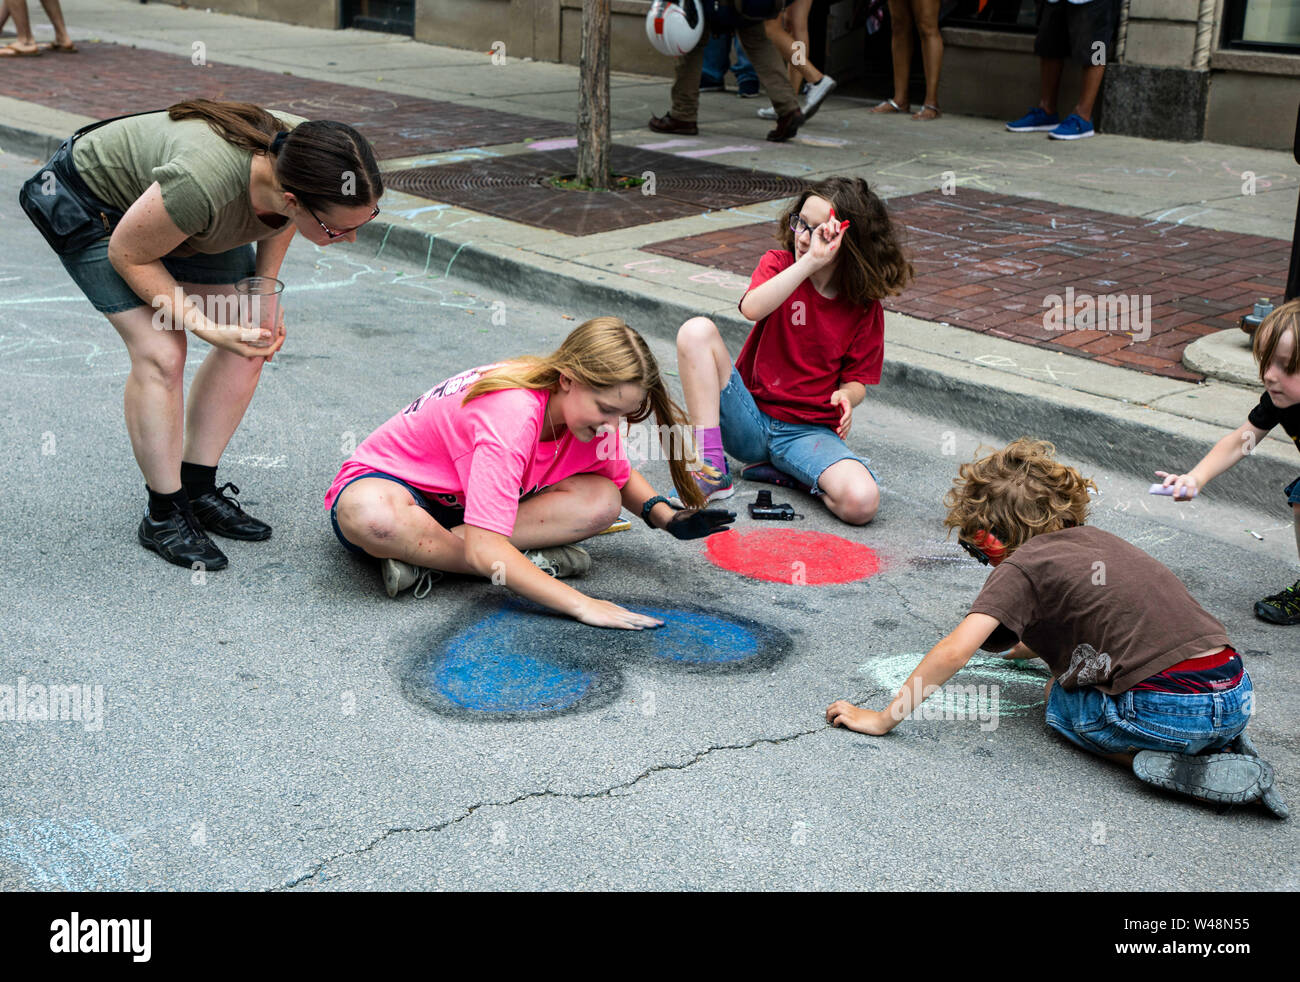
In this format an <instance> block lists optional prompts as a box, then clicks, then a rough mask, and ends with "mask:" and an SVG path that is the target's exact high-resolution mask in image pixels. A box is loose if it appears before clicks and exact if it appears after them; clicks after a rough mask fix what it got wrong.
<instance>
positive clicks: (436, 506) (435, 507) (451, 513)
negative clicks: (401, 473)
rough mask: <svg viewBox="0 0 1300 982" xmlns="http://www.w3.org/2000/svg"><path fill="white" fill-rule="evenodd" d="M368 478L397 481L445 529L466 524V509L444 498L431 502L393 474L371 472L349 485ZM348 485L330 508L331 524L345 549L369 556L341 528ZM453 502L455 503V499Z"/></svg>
mask: <svg viewBox="0 0 1300 982" xmlns="http://www.w3.org/2000/svg"><path fill="white" fill-rule="evenodd" d="M368 477H382V478H383V479H384V480H386V481H396V482H397V483H398V484H400V485H401V486H402V487H404V488H406V490H407V491H409V492H410V493H411V497H412V498H414V499H415V503H416V504H417V505H419V506H420V507H421V508H423V509H424V510H425V511H427V512H428V513H429V514H430V515H432V516H433V520H434V521H435V522H437V523H438V524H439V525H441V526H442V527H443V528H445V529H451V528H455V527H456V526H457V525H464V524H465V508H464V507H463V506H462V505H457V504H453V503H449V501H448V500H447V499H446V498H443V497H442V496H439V498H437V499H435V500H434V501H430V500H429V499H428V498H426V497H425V496H424V492H423V491H420V490H419V489H417V488H413V487H411V485H409V484H407V483H406V482H405V481H403V480H402V479H401V478H400V477H393V475H392V474H385V473H384V472H383V471H370V472H369V473H366V474H358V475H357V476H356V477H354V478H352V480H351V481H348V484H353V483H355V482H357V481H360V480H364V479H365V478H368ZM348 484H345V485H343V487H341V488H339V493H338V494H337V495H335V496H334V504H333V505H331V506H330V524H331V525H333V526H334V534H335V535H336V536H338V540H339V541H340V542H341V543H343V548H344V549H346V550H347V551H348V552H350V553H352V554H353V555H356V556H369V555H370V553H368V552H366V551H365V550H364V549H362V548H361V547H360V546H358V545H354V544H353V543H351V542H349V541H348V540H347V539H345V538H344V537H343V530H342V529H340V528H339V519H338V515H337V514H336V512H337V511H338V507H339V499H340V498H342V497H343V492H344V491H346V490H347V489H348ZM451 500H452V501H454V499H451Z"/></svg>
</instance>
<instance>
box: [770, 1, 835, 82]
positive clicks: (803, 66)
mask: <svg viewBox="0 0 1300 982" xmlns="http://www.w3.org/2000/svg"><path fill="white" fill-rule="evenodd" d="M763 30H764V31H766V32H767V37H768V40H769V41H771V42H772V44H773V45H774V46H775V48H776V50H777V51H779V52H780V53H781V57H782V58H784V59H785V60H786V61H787V62H789V64H790V68H791V69H792V70H793V69H798V71H799V74H800V75H801V76H803V78H804V79H805V80H806V81H807V82H808V84H809V85H816V84H817V83H818V82H820V81H821V80H822V73H821V72H819V71H818V70H817V68H816V66H814V65H813V63H812V62H810V61H809V60H808V49H807V47H806V46H805V47H804V49H803V52H802V54H801V55H800V56H799V57H798V58H797V59H796V58H795V57H794V38H793V37H791V36H790V35H789V34H788V33H787V32H786V30H785V28H784V27H782V26H781V21H780V19H779V18H776V17H774V18H772V19H771V20H765V21H763ZM798 91H799V90H798V88H796V89H795V92H796V94H797V93H798Z"/></svg>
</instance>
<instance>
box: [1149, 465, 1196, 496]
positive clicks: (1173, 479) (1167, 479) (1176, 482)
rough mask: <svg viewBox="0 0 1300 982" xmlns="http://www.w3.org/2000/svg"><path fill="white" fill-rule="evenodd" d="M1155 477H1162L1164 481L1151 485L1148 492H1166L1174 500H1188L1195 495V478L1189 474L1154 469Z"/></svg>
mask: <svg viewBox="0 0 1300 982" xmlns="http://www.w3.org/2000/svg"><path fill="white" fill-rule="evenodd" d="M1156 477H1163V478H1164V482H1163V483H1162V484H1153V485H1151V488H1150V489H1149V490H1148V492H1147V493H1148V494H1167V495H1170V496H1172V497H1173V499H1174V500H1175V501H1189V500H1191V499H1192V498H1195V497H1196V494H1197V491H1198V490H1199V489H1198V488H1197V486H1196V478H1194V477H1192V475H1190V474H1170V473H1167V472H1166V471H1156Z"/></svg>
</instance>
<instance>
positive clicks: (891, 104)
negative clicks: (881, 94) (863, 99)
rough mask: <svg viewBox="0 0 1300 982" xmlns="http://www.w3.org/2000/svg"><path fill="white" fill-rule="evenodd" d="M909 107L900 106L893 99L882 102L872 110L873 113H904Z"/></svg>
mask: <svg viewBox="0 0 1300 982" xmlns="http://www.w3.org/2000/svg"><path fill="white" fill-rule="evenodd" d="M911 108H912V107H911V106H900V105H899V104H898V103H896V102H895V101H894V100H893V99H886V100H885V101H884V102H882V103H880V104H879V105H877V106H875V107H874V108H872V110H871V112H873V113H905V112H907V111H908V110H909V109H911Z"/></svg>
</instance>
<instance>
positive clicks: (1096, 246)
mask: <svg viewBox="0 0 1300 982" xmlns="http://www.w3.org/2000/svg"><path fill="white" fill-rule="evenodd" d="M888 205H889V209H890V213H891V214H892V215H893V216H894V217H895V220H896V221H897V223H898V224H899V225H900V226H902V228H903V230H904V235H905V240H906V243H907V249H908V252H909V254H910V256H911V259H912V264H913V266H914V268H915V269H916V273H917V278H916V280H915V281H914V283H913V284H912V285H911V286H910V287H909V288H908V289H907V291H906V292H905V293H904V294H903V295H902V296H901V297H892V298H890V299H889V300H887V301H886V302H885V306H886V307H887V308H889V309H891V310H897V311H900V312H902V313H906V314H911V315H914V316H917V317H921V318H924V319H926V320H932V321H943V322H946V323H948V324H952V325H954V326H956V327H962V328H966V329H968V330H972V331H978V332H980V333H985V334H990V335H994V336H997V337H1004V338H1009V339H1011V340H1014V341H1021V342H1024V343H1026V344H1032V345H1036V346H1039V347H1043V348H1050V349H1052V350H1056V351H1064V352H1068V353H1069V354H1072V355H1078V356H1081V357H1085V358H1091V359H1093V360H1095V361H1099V362H1103V363H1104V364H1107V365H1121V366H1124V367H1127V368H1135V369H1139V370H1141V371H1144V372H1150V373H1151V374H1154V375H1164V376H1168V377H1170V378H1178V379H1186V380H1192V381H1199V380H1200V379H1201V378H1202V376H1200V375H1198V374H1196V373H1195V372H1191V371H1188V370H1187V369H1186V368H1185V367H1184V366H1183V364H1182V360H1181V359H1182V352H1183V348H1185V347H1186V346H1187V345H1188V344H1190V343H1191V342H1192V341H1194V340H1196V338H1198V337H1200V336H1201V335H1204V334H1210V333H1213V332H1214V331H1218V330H1221V329H1223V328H1227V327H1236V326H1237V321H1238V320H1239V319H1240V317H1241V315H1242V314H1245V313H1248V312H1249V310H1250V307H1251V305H1252V304H1253V303H1254V302H1255V300H1257V299H1258V298H1260V297H1270V298H1271V299H1272V300H1273V302H1274V303H1279V302H1281V299H1282V295H1283V292H1284V290H1285V286H1286V272H1287V268H1288V264H1289V262H1290V254H1291V244H1290V243H1289V242H1285V241H1283V240H1281V239H1270V238H1264V237H1262V236H1256V235H1241V234H1237V233H1235V232H1221V231H1215V230H1213V229H1202V228H1194V227H1189V226H1187V225H1175V224H1171V223H1168V222H1154V221H1148V220H1147V219H1143V218H1128V217H1125V216H1123V215H1112V214H1108V213H1106V212H1100V211H1093V210H1091V209H1087V208H1069V207H1065V206H1063V205H1057V204H1053V203H1051V202H1047V201H1041V200H1038V199H1031V198H1020V197H1016V196H1014V195H1004V194H996V193H992V192H979V191H971V190H966V189H962V190H961V191H959V192H958V194H956V195H951V196H946V195H943V194H941V193H939V192H937V191H932V192H926V193H923V194H915V195H909V196H907V197H903V198H895V199H893V200H891V201H889V202H888ZM774 231H775V224H774V223H772V222H763V223H760V224H757V225H746V226H741V227H739V228H732V229H728V230H725V231H720V232H707V233H704V234H702V235H693V236H688V237H686V238H681V239H673V240H668V241H664V242H657V243H654V244H651V245H647V246H643V247H642V248H643V249H644V250H645V251H647V252H652V253H655V254H657V255H661V256H670V257H672V258H674V259H681V260H685V261H686V262H691V263H696V264H699V265H702V266H709V267H712V268H714V269H723V270H727V271H729V272H732V273H736V274H738V275H741V276H745V277H748V276H749V274H750V273H752V272H753V270H754V266H755V265H756V264H757V262H758V259H759V257H760V256H761V255H762V254H763V253H764V252H765V251H766V250H768V249H771V248H775V247H776V242H775V240H774V238H773V233H774ZM1067 287H1072V288H1073V289H1074V291H1075V297H1076V310H1078V313H1076V315H1075V317H1073V318H1070V317H1063V318H1062V320H1063V321H1066V322H1071V321H1083V322H1086V316H1082V317H1081V316H1080V314H1081V313H1082V307H1083V300H1082V296H1083V295H1084V294H1087V295H1089V296H1090V297H1097V296H1104V295H1110V296H1119V295H1124V296H1128V297H1134V296H1136V297H1139V298H1148V297H1149V298H1150V304H1151V317H1150V330H1151V334H1150V337H1149V338H1148V339H1147V340H1145V341H1140V340H1137V338H1136V337H1134V336H1133V335H1132V334H1131V333H1128V332H1127V331H1124V330H1120V327H1121V326H1127V327H1129V328H1130V330H1137V327H1136V325H1135V324H1134V322H1133V321H1131V320H1130V321H1128V322H1125V321H1123V319H1122V317H1121V318H1113V319H1110V320H1117V321H1118V323H1111V322H1110V320H1108V318H1107V317H1106V315H1105V313H1103V315H1102V316H1101V317H1100V318H1098V319H1097V320H1095V321H1093V322H1092V325H1093V326H1092V328H1090V329H1078V324H1077V323H1069V325H1068V326H1069V328H1070V329H1068V330H1063V331H1050V330H1047V329H1046V328H1045V326H1044V313H1045V311H1046V310H1047V309H1048V308H1046V307H1044V300H1045V299H1046V298H1048V297H1051V296H1052V295H1055V296H1058V297H1061V298H1062V300H1064V299H1065V297H1066V288H1067ZM1110 312H1116V313H1117V312H1118V311H1117V310H1116V309H1115V308H1110ZM1107 327H1110V329H1106V328H1107ZM1098 328H1101V329H1098ZM1138 333H1139V334H1140V333H1143V332H1142V331H1140V330H1138Z"/></svg>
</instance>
